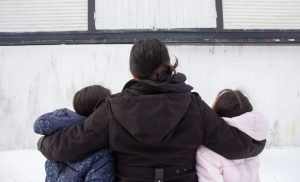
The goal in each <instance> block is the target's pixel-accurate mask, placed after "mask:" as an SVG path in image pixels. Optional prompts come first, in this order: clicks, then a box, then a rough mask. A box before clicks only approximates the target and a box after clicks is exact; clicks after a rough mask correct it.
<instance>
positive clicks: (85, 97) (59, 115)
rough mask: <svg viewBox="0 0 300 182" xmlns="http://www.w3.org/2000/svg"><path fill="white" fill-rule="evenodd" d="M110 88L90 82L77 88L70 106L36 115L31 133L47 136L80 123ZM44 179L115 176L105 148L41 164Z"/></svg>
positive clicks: (108, 181) (73, 181) (107, 179)
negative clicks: (72, 159) (73, 158)
mask: <svg viewBox="0 0 300 182" xmlns="http://www.w3.org/2000/svg"><path fill="white" fill-rule="evenodd" d="M110 94H111V93H110V90H108V89H106V88H104V87H102V86H100V85H93V86H88V87H85V88H83V89H81V90H79V91H78V92H77V93H76V94H75V95H74V98H73V107H74V110H75V111H76V112H73V111H71V110H69V109H66V108H64V109H58V110H55V111H53V112H50V113H46V114H44V115H42V116H40V117H39V118H38V119H37V120H36V121H35V123H34V132H35V133H37V134H41V135H51V134H53V133H55V132H56V131H58V130H60V129H63V128H68V127H71V126H72V125H74V124H77V123H80V122H83V121H84V119H85V118H86V117H88V116H89V115H90V114H91V113H92V112H93V111H94V109H95V107H96V105H98V104H101V99H104V98H105V97H108V96H109V95H110ZM45 170H46V182H83V181H84V182H88V181H97V182H112V181H114V177H115V168H114V161H113V157H112V154H111V151H110V150H109V149H103V150H100V151H97V152H96V153H94V154H92V155H91V156H89V157H87V158H85V159H83V160H80V161H76V162H57V161H50V160H47V161H46V163H45Z"/></svg>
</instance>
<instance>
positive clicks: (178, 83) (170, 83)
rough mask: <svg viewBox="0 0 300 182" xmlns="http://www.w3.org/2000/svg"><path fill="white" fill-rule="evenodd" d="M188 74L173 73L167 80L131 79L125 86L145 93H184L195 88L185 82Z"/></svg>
mask: <svg viewBox="0 0 300 182" xmlns="http://www.w3.org/2000/svg"><path fill="white" fill-rule="evenodd" d="M185 81H186V76H185V75H184V74H182V73H176V74H173V75H171V76H170V77H169V78H168V79H167V81H166V82H156V81H152V80H130V81H129V82H127V83H126V84H125V86H124V88H123V90H125V89H133V90H136V91H139V92H142V93H145V94H164V93H184V92H189V91H191V90H193V87H192V86H190V85H187V84H186V83H185Z"/></svg>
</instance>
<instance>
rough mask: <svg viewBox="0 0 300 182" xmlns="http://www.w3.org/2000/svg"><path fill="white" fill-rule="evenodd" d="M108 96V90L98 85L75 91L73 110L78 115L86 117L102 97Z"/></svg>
mask: <svg viewBox="0 0 300 182" xmlns="http://www.w3.org/2000/svg"><path fill="white" fill-rule="evenodd" d="M110 94H111V92H110V90H108V89H106V88H104V87H102V86H100V85H92V86H88V87H84V88H83V89H81V90H79V91H77V92H76V93H75V95H74V98H73V107H74V110H75V111H76V112H77V113H78V114H80V115H83V116H86V117H88V116H89V115H90V114H92V112H93V111H94V108H95V106H96V104H97V102H98V100H99V99H101V98H103V97H108V96H109V95H110Z"/></svg>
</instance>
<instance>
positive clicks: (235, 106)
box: [196, 89, 268, 182]
mask: <svg viewBox="0 0 300 182" xmlns="http://www.w3.org/2000/svg"><path fill="white" fill-rule="evenodd" d="M213 110H214V111H215V112H216V113H217V114H218V115H219V116H221V117H223V119H224V120H225V121H226V122H227V124H229V125H231V126H233V127H235V128H237V129H239V130H240V131H242V132H244V133H245V134H247V135H249V136H250V137H252V138H253V139H254V140H257V141H261V140H265V139H266V137H267V133H268V120H267V119H266V118H265V117H264V116H262V115H261V114H259V113H256V112H253V111H252V110H253V108H252V105H251V103H250V102H249V100H248V98H247V97H246V96H245V95H243V94H242V92H241V91H239V90H230V89H225V90H222V91H221V92H219V94H218V96H217V98H216V101H215V103H214V104H213ZM247 112H252V114H253V113H255V115H256V117H257V119H255V120H249V117H247ZM232 117H238V118H235V120H233V119H231V118H232ZM196 161H197V163H196V170H197V175H198V181H199V182H207V181H209V182H211V181H216V182H259V181H260V180H259V175H258V169H259V158H258V156H256V157H252V158H247V159H239V160H228V159H226V158H224V157H223V156H221V155H219V154H217V153H215V152H213V151H211V150H210V149H208V148H206V147H205V146H201V147H199V148H198V151H197V154H196Z"/></svg>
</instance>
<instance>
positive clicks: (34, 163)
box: [0, 147, 300, 182]
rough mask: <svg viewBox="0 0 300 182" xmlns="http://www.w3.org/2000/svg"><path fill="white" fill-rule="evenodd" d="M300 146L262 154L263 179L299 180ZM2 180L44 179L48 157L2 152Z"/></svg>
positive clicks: (34, 152) (265, 181)
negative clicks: (46, 158)
mask: <svg viewBox="0 0 300 182" xmlns="http://www.w3.org/2000/svg"><path fill="white" fill-rule="evenodd" d="M299 154H300V147H290V148H271V149H266V150H265V151H264V152H263V153H262V154H261V157H260V159H261V168H260V176H261V181H262V182H297V181H299V179H298V178H299V177H298V176H299V174H298V173H299V171H300V170H299V169H298V168H297V167H298V166H297V165H298V164H300V155H299ZM0 161H1V162H0V182H42V181H44V179H45V172H44V162H45V158H44V157H43V156H42V154H41V153H40V152H39V151H37V150H16V151H1V152H0Z"/></svg>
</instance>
